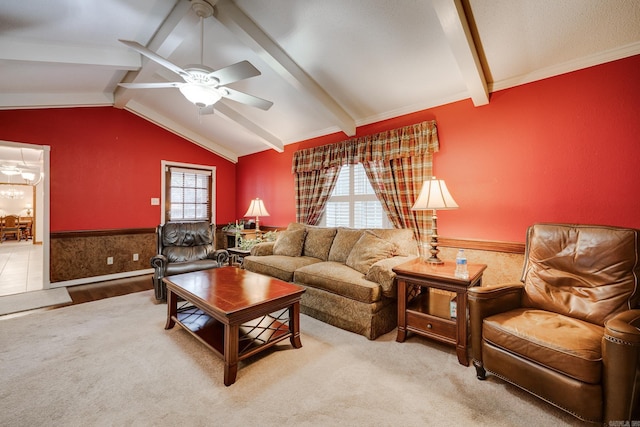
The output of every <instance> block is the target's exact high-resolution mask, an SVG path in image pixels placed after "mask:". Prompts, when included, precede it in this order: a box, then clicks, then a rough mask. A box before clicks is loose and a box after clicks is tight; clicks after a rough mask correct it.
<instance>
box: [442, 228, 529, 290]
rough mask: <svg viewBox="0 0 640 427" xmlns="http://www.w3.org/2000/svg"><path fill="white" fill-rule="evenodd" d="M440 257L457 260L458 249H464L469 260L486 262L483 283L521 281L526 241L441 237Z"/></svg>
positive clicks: (479, 262)
mask: <svg viewBox="0 0 640 427" xmlns="http://www.w3.org/2000/svg"><path fill="white" fill-rule="evenodd" d="M439 241H440V244H439V246H438V249H440V254H439V257H440V258H441V259H443V260H451V261H455V259H456V254H457V253H458V249H464V252H465V254H466V256H467V262H470V263H478V264H486V265H487V269H486V270H485V272H484V274H483V276H482V284H483V285H492V284H500V283H509V282H519V281H520V277H521V276H522V267H523V265H524V249H525V245H524V243H513V242H494V241H485V240H464V239H447V238H440V239H439Z"/></svg>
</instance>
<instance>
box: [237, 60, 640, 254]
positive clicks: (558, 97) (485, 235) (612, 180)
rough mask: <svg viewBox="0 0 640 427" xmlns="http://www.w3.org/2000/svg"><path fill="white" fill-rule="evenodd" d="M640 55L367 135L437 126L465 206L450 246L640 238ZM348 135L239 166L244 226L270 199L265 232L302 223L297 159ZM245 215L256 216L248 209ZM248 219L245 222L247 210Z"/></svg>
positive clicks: (378, 126)
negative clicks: (536, 229) (542, 226)
mask: <svg viewBox="0 0 640 427" xmlns="http://www.w3.org/2000/svg"><path fill="white" fill-rule="evenodd" d="M638 70H640V55H638V56H634V57H630V58H626V59H623V60H619V61H615V62H611V63H608V64H604V65H600V66H597V67H591V68H588V69H585V70H581V71H576V72H573V73H568V74H565V75H562V76H558V77H554V78H550V79H545V80H542V81H539V82H534V83H530V84H527V85H522V86H519V87H515V88H512V89H507V90H503V91H499V92H495V93H493V94H491V101H490V103H489V105H486V106H483V107H474V106H473V104H472V103H471V101H469V100H465V101H460V102H456V103H452V104H448V105H445V106H442V107H437V108H432V109H429V110H425V111H421V112H418V113H414V114H410V115H407V116H402V117H398V118H395V119H392V120H387V121H384V122H379V123H374V124H372V125H367V126H362V127H360V128H358V130H357V133H358V135H366V134H370V133H376V132H380V131H382V130H385V129H391V128H396V127H400V126H404V125H408V124H411V123H417V122H420V121H423V120H432V119H435V120H436V121H437V123H438V134H439V138H440V152H438V153H436V154H435V156H434V174H435V175H436V176H438V177H439V178H442V179H445V180H446V182H447V186H448V187H449V190H450V191H451V193H452V194H453V196H454V198H455V199H456V201H457V202H458V204H459V205H460V209H457V210H455V211H442V212H439V213H438V231H439V234H440V235H441V236H445V237H450V238H453V237H455V238H469V239H484V240H503V241H516V242H522V241H524V234H525V231H526V228H527V226H529V225H530V224H532V223H534V222H551V221H557V222H575V223H591V224H609V225H620V226H629V227H637V228H640V215H639V214H638V213H639V212H640V197H638V193H639V192H640V171H639V168H638V159H640V136H639V135H640V113H639V111H640V79H639V78H638ZM344 139H347V138H346V137H345V135H344V134H342V133H337V134H333V135H328V136H326V137H322V138H317V139H313V140H308V141H303V142H300V143H296V144H291V145H288V146H287V147H286V149H285V152H284V153H282V154H278V153H275V152H274V151H266V152H262V153H257V154H254V155H250V156H245V157H242V158H240V159H239V162H238V165H237V189H238V194H237V207H236V210H237V212H238V215H242V214H244V212H245V210H246V206H248V202H249V200H250V199H251V198H253V197H261V198H263V199H264V201H265V205H266V207H267V209H268V210H269V212H270V214H271V216H270V217H268V218H264V219H263V220H262V224H263V225H274V226H283V225H286V224H288V223H289V222H291V221H294V220H295V204H294V201H293V197H294V188H293V175H292V174H291V159H292V156H293V153H294V152H295V151H296V150H298V149H301V148H307V147H311V146H318V145H324V144H328V143H334V142H338V141H341V140H344ZM245 205H246V206H245ZM243 209H244V210H243Z"/></svg>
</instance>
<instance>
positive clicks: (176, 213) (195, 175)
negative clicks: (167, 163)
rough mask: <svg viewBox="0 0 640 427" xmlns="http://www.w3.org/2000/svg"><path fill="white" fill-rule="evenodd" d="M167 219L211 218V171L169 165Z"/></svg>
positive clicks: (199, 219) (197, 219)
mask: <svg viewBox="0 0 640 427" xmlns="http://www.w3.org/2000/svg"><path fill="white" fill-rule="evenodd" d="M167 175H168V176H167V182H168V183H169V185H168V186H167V197H166V200H167V204H168V205H169V206H168V209H167V212H168V216H169V218H168V220H169V221H210V220H211V171H210V170H202V169H185V168H179V167H169V168H168V171H167Z"/></svg>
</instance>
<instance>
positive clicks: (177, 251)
mask: <svg viewBox="0 0 640 427" xmlns="http://www.w3.org/2000/svg"><path fill="white" fill-rule="evenodd" d="M156 238H157V246H158V250H157V254H158V255H156V256H154V257H153V258H151V266H152V267H153V268H154V270H155V272H154V275H153V287H154V289H155V295H156V299H158V300H162V301H164V300H166V299H167V286H166V285H165V284H164V283H163V282H162V279H163V278H164V277H167V276H172V275H174V274H181V273H189V272H192V271H199V270H206V269H209V268H217V267H221V266H222V265H224V264H225V263H226V262H227V260H228V259H229V253H228V252H227V251H226V250H224V249H218V250H216V249H215V225H212V224H209V223H208V222H206V221H199V222H167V223H166V224H164V225H162V224H161V225H159V226H158V227H157V228H156Z"/></svg>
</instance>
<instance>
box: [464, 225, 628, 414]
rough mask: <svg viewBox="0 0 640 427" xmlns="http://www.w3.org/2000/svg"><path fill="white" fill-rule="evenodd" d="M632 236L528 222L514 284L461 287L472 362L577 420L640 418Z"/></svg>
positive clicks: (625, 230)
mask: <svg viewBox="0 0 640 427" xmlns="http://www.w3.org/2000/svg"><path fill="white" fill-rule="evenodd" d="M639 231H640V230H635V229H628V228H619V227H605V226H588V225H569V224H536V225H533V226H531V227H529V229H528V231H527V241H526V251H525V265H524V270H523V273H522V279H521V282H522V283H513V284H505V285H489V286H483V287H476V288H470V289H469V313H470V323H471V342H472V356H473V364H474V366H475V368H476V374H477V377H478V379H485V377H486V372H487V371H489V372H491V373H493V374H495V375H496V376H498V377H500V378H502V379H505V380H507V381H508V382H510V383H512V384H515V385H517V386H519V387H520V388H522V389H524V390H526V391H528V392H530V393H533V394H534V395H536V396H538V397H540V398H542V399H543V400H546V401H547V402H549V403H551V404H553V405H555V406H557V407H559V408H561V409H563V410H565V411H567V412H569V413H571V414H572V415H574V416H575V417H577V418H580V419H583V420H586V421H590V422H599V423H604V424H605V425H609V424H613V425H633V423H632V420H636V421H637V420H640V306H639V303H640V288H639V286H638V285H639V284H638V276H639V275H640V261H639V257H640V250H639V237H640V236H639Z"/></svg>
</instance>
